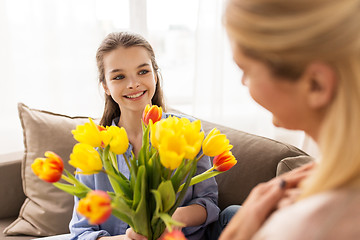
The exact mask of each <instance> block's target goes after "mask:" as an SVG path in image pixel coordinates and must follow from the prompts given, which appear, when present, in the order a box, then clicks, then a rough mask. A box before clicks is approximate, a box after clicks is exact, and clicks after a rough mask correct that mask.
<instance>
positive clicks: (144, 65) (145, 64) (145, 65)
mask: <svg viewBox="0 0 360 240" xmlns="http://www.w3.org/2000/svg"><path fill="white" fill-rule="evenodd" d="M147 66H150V64H148V63H143V64H140V65H139V66H138V67H137V68H142V67H147Z"/></svg>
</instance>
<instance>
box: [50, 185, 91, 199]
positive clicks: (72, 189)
mask: <svg viewBox="0 0 360 240" xmlns="http://www.w3.org/2000/svg"><path fill="white" fill-rule="evenodd" d="M53 185H54V186H55V187H57V188H59V189H60V190H62V191H64V192H67V193H70V194H71V195H74V196H76V197H78V198H84V197H85V196H86V194H87V193H88V192H89V191H90V190H91V189H90V190H89V188H83V187H79V186H73V185H70V184H64V183H59V182H56V183H53Z"/></svg>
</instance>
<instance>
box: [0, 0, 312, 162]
mask: <svg viewBox="0 0 360 240" xmlns="http://www.w3.org/2000/svg"><path fill="white" fill-rule="evenodd" d="M18 6H21V7H18ZM223 6H224V0H183V1H177V0H0V31H1V37H0V51H1V55H0V67H1V80H0V81H1V88H0V104H1V105H0V106H1V109H0V110H1V124H0V134H1V138H0V154H3V153H7V152H11V151H18V150H22V149H23V145H22V144H23V142H22V130H21V125H20V122H19V120H18V114H17V108H16V104H17V102H24V103H25V104H27V105H28V106H30V107H32V108H38V109H45V110H49V111H54V112H58V113H62V114H68V115H71V116H75V115H77V116H79V115H83V116H92V117H99V116H101V113H102V108H103V97H102V91H101V89H100V88H99V87H98V83H97V69H96V63H95V53H96V49H97V47H98V45H99V44H100V42H101V40H102V39H103V38H104V36H105V35H106V34H107V33H109V32H112V31H120V30H130V31H135V32H138V33H141V34H142V35H144V36H145V37H146V38H148V39H149V41H150V42H151V44H152V45H153V47H154V50H155V52H156V55H157V58H158V63H159V65H160V68H161V72H162V75H163V78H164V80H163V87H164V92H165V97H166V100H167V102H168V105H170V106H171V107H175V108H178V109H179V110H182V111H184V112H186V113H189V114H192V115H194V116H197V117H199V118H202V119H205V120H210V121H214V122H218V123H220V124H223V125H227V126H230V127H233V128H236V129H239V130H243V131H247V132H250V133H254V134H258V135H262V136H265V137H270V138H273V139H276V140H279V141H284V142H288V143H291V144H293V145H295V146H297V147H300V148H303V149H304V150H305V151H307V150H308V151H309V153H311V154H314V155H315V154H316V147H315V148H314V146H315V145H314V144H313V143H312V142H311V141H310V140H309V139H308V138H306V137H305V135H304V133H302V132H294V131H287V130H283V129H278V128H275V127H273V126H272V124H271V114H270V113H268V112H267V111H265V110H264V109H262V108H261V107H260V106H258V105H257V104H256V103H254V102H253V100H252V99H251V97H250V96H249V94H248V91H247V89H246V88H245V87H243V86H242V85H241V83H240V79H241V72H240V71H239V70H238V69H237V67H236V66H235V64H234V63H233V60H232V55H231V51H230V48H229V44H228V39H227V36H226V33H225V30H224V28H223V26H222V24H221V18H222V12H223ZM304 143H305V144H306V145H304Z"/></svg>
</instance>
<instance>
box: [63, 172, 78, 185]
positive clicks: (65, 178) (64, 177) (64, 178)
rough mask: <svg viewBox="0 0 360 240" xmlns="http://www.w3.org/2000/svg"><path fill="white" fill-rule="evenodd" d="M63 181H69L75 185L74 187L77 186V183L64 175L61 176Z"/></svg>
mask: <svg viewBox="0 0 360 240" xmlns="http://www.w3.org/2000/svg"><path fill="white" fill-rule="evenodd" d="M61 179H63V180H65V181H67V182H68V183H71V184H73V185H75V183H76V182H75V181H73V180H72V179H71V178H69V177H67V176H65V175H64V174H63V175H61Z"/></svg>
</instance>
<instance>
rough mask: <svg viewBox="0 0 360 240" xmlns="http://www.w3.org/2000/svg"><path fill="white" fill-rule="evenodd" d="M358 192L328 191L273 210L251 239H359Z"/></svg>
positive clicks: (359, 196)
mask: <svg viewBox="0 0 360 240" xmlns="http://www.w3.org/2000/svg"><path fill="white" fill-rule="evenodd" d="M359 202H360V189H357V190H337V191H329V192H325V193H321V194H317V195H315V196H312V197H309V198H307V199H304V200H302V201H299V202H297V203H295V204H293V205H292V206H289V207H285V208H283V209H281V210H278V211H276V212H275V213H274V214H273V215H272V216H271V217H270V218H269V219H268V221H267V222H266V223H265V224H264V226H263V227H262V228H261V229H260V231H259V232H258V234H256V236H255V237H254V239H279V240H281V239H294V240H297V239H309V240H312V239H341V238H342V239H360V229H359V228H354V227H353V226H354V225H353V224H354V223H355V222H360V205H359V204H358V203H359Z"/></svg>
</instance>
